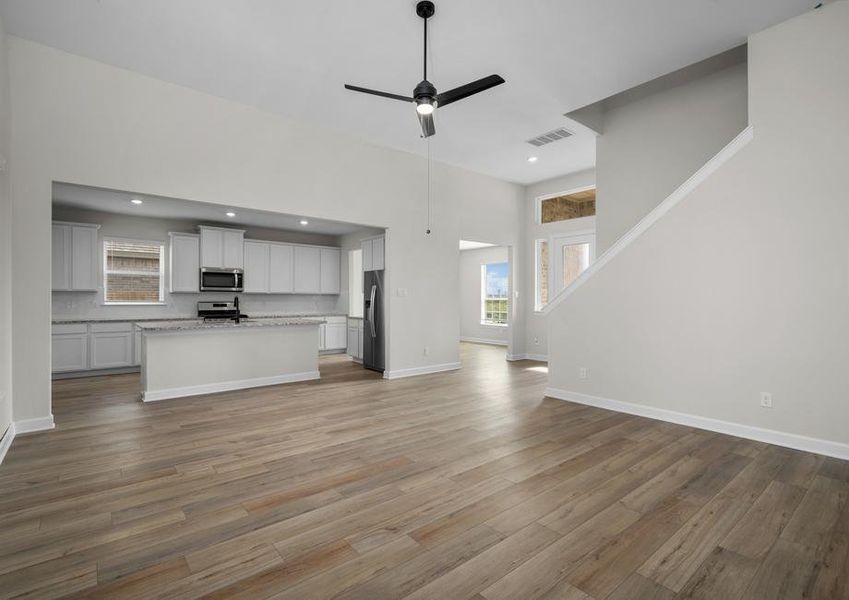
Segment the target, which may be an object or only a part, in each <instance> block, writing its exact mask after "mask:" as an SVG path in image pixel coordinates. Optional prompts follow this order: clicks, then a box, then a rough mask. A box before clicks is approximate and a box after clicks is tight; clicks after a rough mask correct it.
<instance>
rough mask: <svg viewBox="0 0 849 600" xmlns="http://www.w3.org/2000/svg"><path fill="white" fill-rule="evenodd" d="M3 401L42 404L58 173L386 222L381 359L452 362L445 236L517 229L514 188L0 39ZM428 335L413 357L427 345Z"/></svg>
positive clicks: (453, 325)
mask: <svg viewBox="0 0 849 600" xmlns="http://www.w3.org/2000/svg"><path fill="white" fill-rule="evenodd" d="M9 54H10V73H11V89H12V107H13V109H14V112H13V116H14V119H13V123H12V159H13V161H14V163H15V165H16V168H15V170H14V171H13V173H12V175H13V177H12V203H13V211H14V219H15V227H14V232H13V240H12V260H13V266H14V268H15V269H16V280H15V283H16V285H15V289H14V290H13V311H14V314H15V319H14V325H13V335H14V338H13V339H21V340H23V339H26V343H23V341H22V342H21V343H17V342H16V343H15V344H14V352H13V356H14V358H13V375H21V382H20V388H19V389H18V390H17V391H16V397H17V398H18V400H17V401H16V403H15V413H16V418H17V415H18V414H20V416H21V418H31V417H43V416H47V415H48V414H49V413H50V331H49V322H50V253H49V247H50V198H51V189H50V188H51V182H52V181H63V182H68V183H77V184H84V185H92V186H98V187H105V188H110V189H119V190H133V191H136V192H138V193H142V194H152V195H160V196H166V197H174V198H186V199H193V200H199V201H205V202H212V203H216V204H221V205H227V206H232V207H246V208H256V209H261V210H277V211H284V212H288V213H294V214H301V215H305V216H311V217H316V218H326V219H333V220H339V221H347V222H357V223H370V224H374V225H377V226H382V227H388V231H387V239H386V244H387V287H388V288H389V289H394V288H398V287H403V288H406V289H407V290H408V295H407V296H405V297H396V296H389V297H388V298H387V311H388V348H387V349H388V368H389V369H390V370H391V371H393V370H402V369H408V368H416V367H436V366H438V365H446V364H453V363H457V362H458V361H459V352H458V345H457V340H458V338H459V314H458V309H457V306H456V303H449V302H437V301H435V299H436V294H437V290H438V294H439V295H440V296H445V297H457V294H458V293H459V288H458V284H457V260H458V255H457V244H458V242H459V239H460V232H461V230H463V234H464V236H465V235H466V231H464V228H468V230H469V231H471V232H473V233H474V234H481V235H482V236H485V238H490V239H497V240H502V239H506V240H508V241H509V242H512V241H515V240H517V239H518V238H519V236H520V232H519V231H518V226H517V224H518V223H519V218H518V215H519V214H520V211H521V210H522V208H521V200H522V188H521V187H519V186H517V185H513V184H509V183H505V182H502V181H498V180H495V179H492V178H489V177H484V176H481V175H477V174H474V173H470V172H467V171H463V170H461V169H456V168H452V167H448V166H445V165H442V164H438V163H437V164H435V165H434V177H433V196H434V210H433V216H434V226H433V234H432V235H430V236H426V235H425V233H424V229H425V217H426V203H425V190H426V186H425V181H426V180H425V174H426V163H425V161H424V160H423V159H422V158H421V157H419V156H413V155H410V154H405V153H402V152H397V151H393V150H389V149H385V148H379V147H376V146H372V145H369V144H366V143H364V142H361V141H358V140H356V139H353V138H350V137H346V136H344V135H340V134H336V133H333V132H330V131H327V130H323V129H321V128H319V127H317V126H312V125H307V124H303V123H298V122H294V121H291V120H288V119H285V118H282V117H279V116H276V115H271V114H268V113H264V112H261V111H259V110H257V109H255V108H252V107H249V106H245V105H240V104H237V103H234V102H230V101H227V100H223V99H220V98H215V97H212V96H209V95H206V94H202V93H199V92H196V91H193V90H190V89H187V88H184V87H180V86H177V85H173V84H169V83H165V82H162V81H158V80H155V79H152V78H149V77H145V76H142V75H138V74H135V73H132V72H129V71H125V70H122V69H118V68H115V67H112V66H108V65H105V64H102V63H97V62H94V61H91V60H88V59H84V58H80V57H76V56H72V55H70V54H67V53H64V52H61V51H58V50H55V49H51V48H48V47H46V46H42V45H39V44H34V43H31V42H27V41H24V40H21V39H18V38H14V37H10V52H9ZM426 346H427V347H428V348H429V353H428V355H427V356H425V354H424V352H423V350H424V347H426Z"/></svg>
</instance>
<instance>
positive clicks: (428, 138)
mask: <svg viewBox="0 0 849 600" xmlns="http://www.w3.org/2000/svg"><path fill="white" fill-rule="evenodd" d="M425 142H426V143H427V231H426V232H425V233H427V235H430V221H431V201H430V137H426V138H425Z"/></svg>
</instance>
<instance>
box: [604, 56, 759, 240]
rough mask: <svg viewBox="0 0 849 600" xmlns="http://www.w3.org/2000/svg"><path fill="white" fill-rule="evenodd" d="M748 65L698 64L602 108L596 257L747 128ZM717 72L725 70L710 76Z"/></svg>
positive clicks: (717, 61) (724, 58) (721, 60)
mask: <svg viewBox="0 0 849 600" xmlns="http://www.w3.org/2000/svg"><path fill="white" fill-rule="evenodd" d="M744 58H745V55H744V54H743V53H742V50H737V51H734V52H733V53H731V54H729V55H726V56H721V57H720V58H719V59H714V60H712V61H710V60H709V61H707V62H706V63H705V64H701V63H700V64H697V65H694V66H693V67H691V68H689V70H690V72H691V73H692V75H691V74H690V73H688V72H687V71H688V69H685V70H683V71H682V72H676V73H673V74H670V75H667V76H665V77H663V78H661V79H660V80H656V81H654V82H649V83H648V84H645V85H644V86H640V87H638V88H635V89H633V90H629V91H628V92H624V93H623V94H620V95H619V96H615V97H614V98H612V99H608V100H606V101H605V102H604V103H603V106H602V133H601V135H600V136H599V138H598V140H597V144H596V177H597V184H598V202H597V206H598V209H597V214H596V216H597V220H598V223H597V226H598V239H597V248H596V249H597V254H601V253H602V252H604V251H605V250H606V249H607V248H609V247H610V245H611V244H613V242H615V241H616V240H617V239H618V238H619V237H620V236H621V235H622V234H624V233H625V232H626V231H628V230H629V229H630V228H631V227H633V226H634V225H635V224H636V223H637V221H639V220H640V219H641V218H642V217H644V216H645V215H646V214H647V213H648V212H649V211H651V210H652V209H653V208H654V207H655V206H657V205H658V204H660V202H661V201H663V200H664V198H666V197H667V196H668V195H669V194H670V193H671V192H673V191H674V190H675V188H677V187H678V186H679V185H681V184H682V183H683V182H684V181H686V180H687V179H688V178H689V177H690V176H691V175H692V174H693V173H694V172H695V171H696V170H698V168H699V167H701V166H702V165H703V164H704V163H705V162H706V161H707V160H708V159H709V158H710V157H711V156H713V155H714V154H716V153H717V152H718V151H719V150H720V149H721V148H722V147H723V146H725V144H727V143H728V142H729V141H731V140H732V139H733V138H734V136H736V135H737V134H738V133H739V132H740V131H741V130H742V129H744V128H745V127H746V124H747V119H748V110H747V96H748V95H747V88H746V64H745V63H744V62H739V60H742V59H744ZM735 59H736V60H737V61H738V62H737V63H736V64H732V65H731V66H728V63H729V62H731V63H734V62H735ZM711 66H714V67H715V68H720V70H719V71H714V72H711V69H710V67H711Z"/></svg>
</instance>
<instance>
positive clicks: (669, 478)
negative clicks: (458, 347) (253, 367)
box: [0, 345, 849, 600]
mask: <svg viewBox="0 0 849 600" xmlns="http://www.w3.org/2000/svg"><path fill="white" fill-rule="evenodd" d="M462 357H463V365H464V368H463V370H462V371H459V372H452V373H444V374H438V375H431V376H424V377H416V378H410V379H403V380H396V381H384V380H382V379H380V378H379V377H378V376H376V375H374V374H372V373H369V372H367V371H363V370H361V369H359V368H357V367H355V366H354V365H352V364H351V363H350V362H348V361H347V360H346V359H345V358H343V357H331V358H326V359H323V361H322V365H321V368H322V376H323V379H322V381H320V382H310V383H303V384H290V385H283V386H275V387H268V388H262V389H256V390H251V391H241V392H231V393H223V394H217V395H211V396H204V397H195V398H186V399H180V400H171V401H164V402H158V403H152V404H142V403H140V402H139V401H138V395H139V379H138V376H137V375H116V376H109V377H92V378H86V379H74V380H64V381H57V382H56V383H55V387H54V409H53V410H54V413H55V418H56V422H57V428H56V430H55V431H51V432H46V433H39V434H34V435H29V436H20V437H19V438H17V439H16V440H15V442H14V444H13V446H12V448H11V450H10V452H9V454H8V456H7V457H6V461H5V463H4V464H3V465H2V467H0V523H2V526H0V596H2V597H4V598H7V597H28V598H29V597H32V598H53V597H60V596H63V595H70V596H72V597H80V598H195V597H201V596H205V597H210V598H251V599H258V598H296V599H309V598H331V597H332V598H337V597H338V598H348V599H353V598H362V599H371V600H373V599H382V598H414V599H425V598H432V599H438V600H445V599H463V598H475V599H477V600H482V599H485V600H501V599H511V600H514V599H518V600H525V599H531V598H545V599H547V600H553V599H561V600H563V599H583V600H586V599H588V598H594V599H596V600H601V599H603V598H610V599H615V600H623V599H642V598H646V599H649V598H651V599H656V600H657V599H659V600H666V599H673V598H710V599H721V600H730V599H735V598H745V599H759V598H763V599H770V600H773V599H777V598H844V599H845V598H849V579H847V578H849V464H848V463H846V462H843V461H839V460H835V459H829V458H824V457H822V456H817V455H813V454H807V453H804V452H796V451H792V450H788V449H784V448H778V447H775V446H769V445H766V444H761V443H756V442H751V441H746V440H741V439H737V438H732V437H728V436H723V435H719V434H714V433H709V432H705V431H699V430H696V429H691V428H688V427H683V426H678V425H672V424H668V423H662V422H658V421H651V420H648V419H642V418H637V417H633V416H628V415H623V414H617V413H612V412H608V411H604V410H599V409H595V408H590V407H585V406H580V405H577V404H570V403H567V402H561V401H558V400H552V399H544V398H543V389H544V387H545V380H546V373H545V367H544V365H541V364H540V363H533V362H527V361H526V362H517V363H512V364H510V363H506V362H505V361H504V351H503V349H498V348H493V347H486V346H475V345H463V347H462Z"/></svg>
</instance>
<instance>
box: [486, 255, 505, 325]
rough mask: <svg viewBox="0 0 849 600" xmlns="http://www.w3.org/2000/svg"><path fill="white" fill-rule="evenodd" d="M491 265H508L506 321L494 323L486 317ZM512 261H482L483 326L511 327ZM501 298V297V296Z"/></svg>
mask: <svg viewBox="0 0 849 600" xmlns="http://www.w3.org/2000/svg"><path fill="white" fill-rule="evenodd" d="M490 265H507V288H508V289H507V290H506V295H505V296H504V299H505V300H506V301H507V310H506V311H505V312H504V320H505V322H504V323H493V322H491V321H488V320H487V319H486V299H487V295H486V269H487V267H488V266H490ZM509 288H510V261H509V260H505V261H497V262H488V263H481V303H480V309H481V318H480V324H481V326H483V327H509V326H510V289H509ZM499 299H500V298H499Z"/></svg>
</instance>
